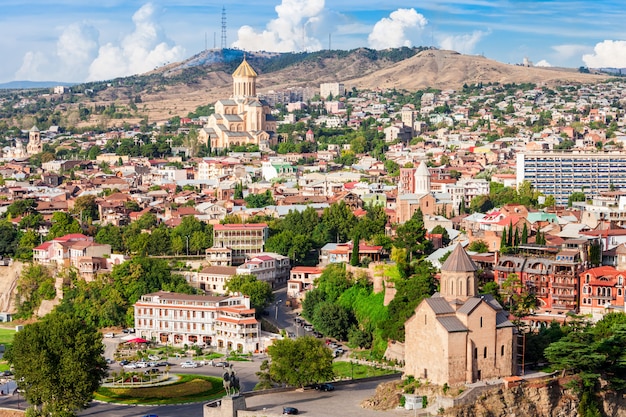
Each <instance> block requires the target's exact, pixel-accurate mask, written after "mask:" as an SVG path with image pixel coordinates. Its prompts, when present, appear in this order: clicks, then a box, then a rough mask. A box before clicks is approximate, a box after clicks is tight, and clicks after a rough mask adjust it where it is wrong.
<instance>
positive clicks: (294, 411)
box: [283, 407, 298, 414]
mask: <svg viewBox="0 0 626 417" xmlns="http://www.w3.org/2000/svg"><path fill="white" fill-rule="evenodd" d="M283 414H298V409H297V408H295V407H283Z"/></svg>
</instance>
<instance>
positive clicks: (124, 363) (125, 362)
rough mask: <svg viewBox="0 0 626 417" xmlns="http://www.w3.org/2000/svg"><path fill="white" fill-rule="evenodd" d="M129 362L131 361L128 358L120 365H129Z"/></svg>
mask: <svg viewBox="0 0 626 417" xmlns="http://www.w3.org/2000/svg"><path fill="white" fill-rule="evenodd" d="M129 363H130V361H127V360H126V359H124V360H121V361H120V365H122V366H125V365H128V364H129Z"/></svg>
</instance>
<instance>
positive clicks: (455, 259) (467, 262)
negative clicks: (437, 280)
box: [441, 243, 478, 272]
mask: <svg viewBox="0 0 626 417" xmlns="http://www.w3.org/2000/svg"><path fill="white" fill-rule="evenodd" d="M441 270H442V271H448V272H474V271H478V268H477V267H476V264H475V263H474V261H472V259H471V258H470V257H469V255H468V254H467V252H465V249H463V246H461V244H460V243H459V244H457V245H456V247H455V248H454V250H453V251H452V253H451V254H450V256H448V259H446V261H445V262H444V264H443V265H442V266H441Z"/></svg>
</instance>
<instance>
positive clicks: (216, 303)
mask: <svg viewBox="0 0 626 417" xmlns="http://www.w3.org/2000/svg"><path fill="white" fill-rule="evenodd" d="M134 309H135V330H136V332H137V334H138V336H139V337H142V338H144V339H146V340H152V341H157V342H159V343H163V344H166V343H168V344H172V345H174V346H183V345H205V346H213V347H216V348H218V349H226V350H228V351H231V350H236V351H239V352H243V353H252V352H258V351H261V350H262V349H263V346H261V338H260V325H259V322H258V321H257V320H256V318H255V317H254V309H253V308H250V299H249V298H247V297H244V296H223V297H216V296H206V295H187V294H176V293H171V292H166V291H159V292H155V293H151V294H145V295H143V296H141V299H140V300H139V301H137V302H136V303H135V305H134Z"/></svg>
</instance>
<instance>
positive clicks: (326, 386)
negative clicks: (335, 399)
mask: <svg viewBox="0 0 626 417" xmlns="http://www.w3.org/2000/svg"><path fill="white" fill-rule="evenodd" d="M314 388H315V389H316V390H319V391H333V390H334V389H335V386H334V385H333V384H331V383H329V382H325V383H323V384H315V386H314Z"/></svg>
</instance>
